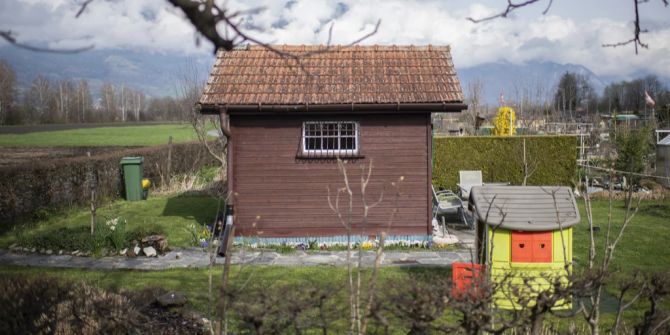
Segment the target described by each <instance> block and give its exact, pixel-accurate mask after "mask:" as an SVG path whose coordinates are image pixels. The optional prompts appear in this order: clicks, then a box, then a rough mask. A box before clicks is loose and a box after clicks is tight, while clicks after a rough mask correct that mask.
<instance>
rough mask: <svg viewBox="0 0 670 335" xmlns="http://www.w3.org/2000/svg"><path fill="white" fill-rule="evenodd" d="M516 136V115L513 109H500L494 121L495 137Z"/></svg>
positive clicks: (504, 107)
mask: <svg viewBox="0 0 670 335" xmlns="http://www.w3.org/2000/svg"><path fill="white" fill-rule="evenodd" d="M515 134H516V113H515V112H514V109H512V107H506V106H503V107H500V108H498V113H496V117H495V118H494V119H493V135H496V136H512V135H515Z"/></svg>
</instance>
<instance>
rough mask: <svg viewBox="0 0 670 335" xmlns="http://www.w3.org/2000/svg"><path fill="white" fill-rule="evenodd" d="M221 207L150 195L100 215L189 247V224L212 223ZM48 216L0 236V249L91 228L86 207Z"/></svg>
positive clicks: (103, 210)
mask: <svg viewBox="0 0 670 335" xmlns="http://www.w3.org/2000/svg"><path fill="white" fill-rule="evenodd" d="M219 206H221V207H223V204H221V205H219V202H218V200H217V199H216V198H212V197H199V196H172V197H165V196H151V195H150V196H149V198H148V199H147V200H146V201H137V202H127V201H125V200H117V201H114V202H112V203H110V204H108V205H105V206H103V207H100V208H99V209H98V211H97V214H98V215H99V217H100V221H102V222H104V221H105V220H109V219H112V218H115V217H119V216H120V217H122V218H125V219H126V221H127V223H128V224H127V228H126V230H129V231H132V230H138V229H142V228H144V229H145V230H148V231H155V230H160V231H163V232H164V233H165V234H166V235H167V236H168V243H169V245H170V246H171V247H188V246H192V245H193V244H192V238H191V233H190V232H189V230H188V227H189V225H190V224H192V223H194V224H196V225H205V224H209V223H211V222H212V221H213V219H214V217H215V216H216V212H217V208H219ZM46 216H47V218H46V219H45V220H43V221H38V222H35V223H31V224H24V225H21V226H17V227H15V228H14V229H13V230H10V231H9V232H7V233H5V234H3V235H0V248H7V247H8V246H9V245H11V244H12V243H14V242H15V241H16V239H17V234H18V233H22V234H24V236H25V237H30V236H37V235H41V236H49V235H52V233H54V232H55V231H57V230H61V229H64V230H65V231H71V232H73V233H74V232H82V231H87V230H88V229H89V228H88V227H90V212H89V211H87V210H86V209H83V208H80V209H73V210H69V211H65V212H62V213H57V214H50V215H46ZM60 234H62V233H60Z"/></svg>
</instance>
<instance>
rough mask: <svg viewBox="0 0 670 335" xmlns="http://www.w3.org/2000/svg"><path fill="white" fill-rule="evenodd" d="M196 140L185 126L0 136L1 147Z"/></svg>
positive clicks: (93, 129) (101, 128) (191, 131)
mask: <svg viewBox="0 0 670 335" xmlns="http://www.w3.org/2000/svg"><path fill="white" fill-rule="evenodd" d="M170 136H172V139H173V141H174V142H175V143H179V142H188V141H193V140H196V139H197V136H196V134H195V132H194V131H193V127H192V126H191V125H190V124H188V123H184V124H164V125H147V126H128V127H99V128H83V129H73V130H60V131H46V132H33V133H27V134H0V147H56V146H149V145H159V144H167V142H168V137H170Z"/></svg>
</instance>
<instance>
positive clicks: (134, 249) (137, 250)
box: [133, 245, 142, 256]
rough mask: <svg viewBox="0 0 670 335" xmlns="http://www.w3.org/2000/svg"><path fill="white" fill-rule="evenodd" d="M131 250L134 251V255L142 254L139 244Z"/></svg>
mask: <svg viewBox="0 0 670 335" xmlns="http://www.w3.org/2000/svg"><path fill="white" fill-rule="evenodd" d="M133 252H134V253H135V256H140V255H141V254H142V248H140V247H139V246H137V245H136V246H135V247H134V248H133Z"/></svg>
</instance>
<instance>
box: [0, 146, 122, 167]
mask: <svg viewBox="0 0 670 335" xmlns="http://www.w3.org/2000/svg"><path fill="white" fill-rule="evenodd" d="M121 149H127V147H45V148H24V147H0V167H5V166H10V165H20V164H29V163H31V162H35V161H44V160H48V159H56V158H67V157H77V156H85V155H86V153H87V152H90V153H91V155H92V156H96V155H100V154H104V153H108V152H113V151H117V150H121Z"/></svg>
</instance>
